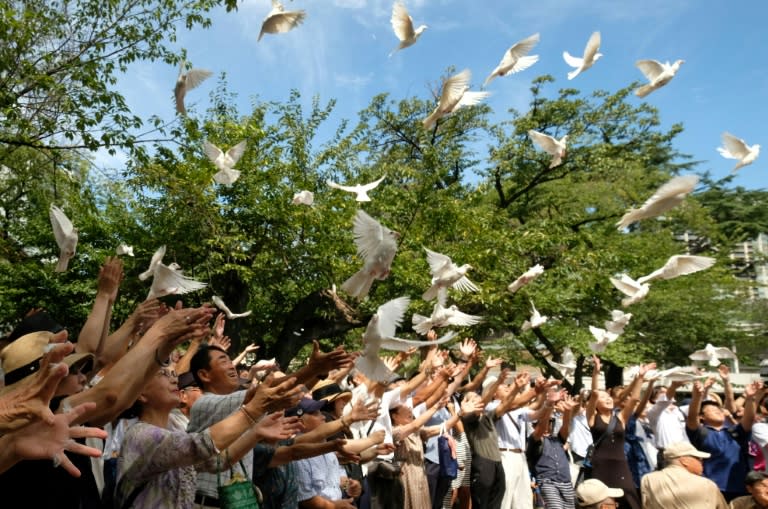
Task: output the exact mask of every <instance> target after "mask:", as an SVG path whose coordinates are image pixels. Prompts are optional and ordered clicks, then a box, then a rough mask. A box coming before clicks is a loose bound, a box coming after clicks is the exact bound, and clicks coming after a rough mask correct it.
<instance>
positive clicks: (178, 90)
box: [173, 59, 213, 115]
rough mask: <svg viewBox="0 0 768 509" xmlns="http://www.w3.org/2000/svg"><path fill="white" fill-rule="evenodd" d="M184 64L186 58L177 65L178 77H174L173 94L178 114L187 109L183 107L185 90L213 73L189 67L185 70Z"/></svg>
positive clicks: (198, 83)
mask: <svg viewBox="0 0 768 509" xmlns="http://www.w3.org/2000/svg"><path fill="white" fill-rule="evenodd" d="M186 65H187V62H186V60H184V59H182V60H181V66H180V67H179V77H178V78H176V86H175V87H174V89H173V96H174V97H175V98H176V112H177V113H179V114H180V115H186V114H187V110H186V108H185V107H184V97H186V95H187V92H189V91H190V90H192V89H193V88H196V87H197V86H199V85H200V84H201V83H202V82H203V81H205V80H206V79H208V78H209V77H211V75H213V73H212V72H211V71H209V70H207V69H190V70H188V71H187V70H186V69H185V67H186ZM185 71H186V72H185Z"/></svg>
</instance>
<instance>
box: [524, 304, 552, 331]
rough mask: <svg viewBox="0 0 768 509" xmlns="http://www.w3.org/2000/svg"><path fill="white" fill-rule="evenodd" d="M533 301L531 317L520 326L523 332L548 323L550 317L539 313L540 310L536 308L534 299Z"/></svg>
mask: <svg viewBox="0 0 768 509" xmlns="http://www.w3.org/2000/svg"><path fill="white" fill-rule="evenodd" d="M530 302H531V319H530V320H526V321H524V322H523V325H522V326H521V327H520V330H521V331H522V332H525V331H527V330H530V329H538V328H539V327H541V326H542V325H544V324H545V323H547V320H548V317H546V316H542V314H541V313H539V310H538V309H536V306H534V305H533V301H530Z"/></svg>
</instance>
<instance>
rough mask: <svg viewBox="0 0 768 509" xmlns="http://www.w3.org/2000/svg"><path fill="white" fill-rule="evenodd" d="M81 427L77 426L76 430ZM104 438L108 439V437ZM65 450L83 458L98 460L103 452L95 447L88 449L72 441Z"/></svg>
mask: <svg viewBox="0 0 768 509" xmlns="http://www.w3.org/2000/svg"><path fill="white" fill-rule="evenodd" d="M80 427H81V426H75V428H80ZM72 429H74V428H72ZM103 438H106V436H105V437H103ZM65 449H66V450H68V451H69V452H72V453H75V454H79V455H81V456H91V457H93V458H98V457H99V456H101V451H100V450H98V449H96V448H95V447H88V446H86V445H83V444H78V443H77V442H75V441H72V442H70V443H69V444H67V446H66V447H65Z"/></svg>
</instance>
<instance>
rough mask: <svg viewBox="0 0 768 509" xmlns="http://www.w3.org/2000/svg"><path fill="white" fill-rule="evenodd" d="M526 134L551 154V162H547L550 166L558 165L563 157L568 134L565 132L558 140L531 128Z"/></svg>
mask: <svg viewBox="0 0 768 509" xmlns="http://www.w3.org/2000/svg"><path fill="white" fill-rule="evenodd" d="M528 136H529V137H530V138H531V140H533V142H534V143H536V145H538V146H539V148H541V149H542V150H543V151H545V152H546V153H548V154H549V155H551V156H552V162H551V163H550V164H549V167H550V168H554V167H555V166H560V165H561V164H562V162H563V158H564V157H565V152H566V150H565V144H566V143H567V142H568V135H567V134H566V135H565V136H563V137H562V138H560V140H557V139H555V138H553V137H552V136H549V135H548V134H544V133H540V132H538V131H534V130H533V129H531V130H529V131H528Z"/></svg>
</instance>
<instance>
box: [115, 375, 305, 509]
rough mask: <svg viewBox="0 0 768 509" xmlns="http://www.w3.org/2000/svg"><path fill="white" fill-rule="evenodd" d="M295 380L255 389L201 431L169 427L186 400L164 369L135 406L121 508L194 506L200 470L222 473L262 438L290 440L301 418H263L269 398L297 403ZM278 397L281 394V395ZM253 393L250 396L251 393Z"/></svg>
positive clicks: (121, 475)
mask: <svg viewBox="0 0 768 509" xmlns="http://www.w3.org/2000/svg"><path fill="white" fill-rule="evenodd" d="M294 383H295V380H294V379H288V380H286V381H284V382H283V383H281V384H279V385H276V386H275V387H271V386H270V385H269V384H262V385H260V386H259V387H258V388H254V389H252V390H251V391H250V394H249V395H248V396H246V399H245V401H246V402H245V403H244V404H243V405H242V406H241V407H240V409H239V411H236V412H235V413H233V414H232V415H230V416H229V417H227V418H226V419H223V420H222V421H219V422H218V423H216V424H214V425H212V426H210V427H209V428H207V429H205V430H203V431H202V432H199V433H186V432H183V431H172V430H170V429H168V418H169V415H170V413H171V410H173V409H174V408H177V407H178V406H179V403H180V397H179V387H178V380H177V377H176V373H175V372H173V371H172V370H170V369H169V368H159V369H158V370H157V373H156V375H155V376H154V377H152V378H151V379H150V380H149V382H147V384H146V385H145V386H144V389H143V391H142V392H141V395H140V396H139V399H138V400H137V402H136V404H135V410H137V413H138V417H139V421H138V422H137V423H136V424H134V425H133V426H131V427H130V428H129V429H128V431H127V432H126V434H125V439H124V441H123V445H122V450H121V456H120V458H119V460H118V475H117V479H118V480H117V489H116V495H115V499H116V502H117V505H116V507H132V508H150V507H151V508H182V509H183V508H191V507H192V506H193V503H194V497H195V485H196V482H197V473H196V470H195V469H202V470H205V471H209V472H216V470H217V469H218V468H220V469H222V470H224V469H228V468H230V466H231V465H235V464H237V462H238V460H239V459H240V458H242V456H243V455H244V454H245V453H246V452H247V451H248V450H250V449H252V448H253V447H254V445H256V443H257V442H259V441H260V440H262V439H265V438H268V439H281V438H287V437H289V436H290V435H291V434H293V433H294V432H295V431H297V429H298V426H297V419H296V418H285V417H283V415H282V412H279V413H273V414H271V415H269V416H267V417H265V418H264V419H262V420H261V421H256V419H254V418H253V416H254V415H261V414H262V413H263V411H264V406H265V403H266V401H269V400H272V401H274V398H275V397H280V396H279V395H281V394H282V397H283V398H284V399H285V400H287V402H288V403H287V404H291V403H293V401H294V399H293V398H294V397H295V394H296V393H297V391H298V388H293V389H291V386H292V385H293V384H294ZM276 395H277V396H276ZM249 396H250V397H249Z"/></svg>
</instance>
